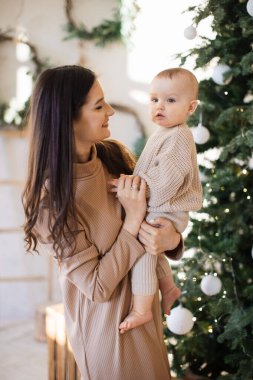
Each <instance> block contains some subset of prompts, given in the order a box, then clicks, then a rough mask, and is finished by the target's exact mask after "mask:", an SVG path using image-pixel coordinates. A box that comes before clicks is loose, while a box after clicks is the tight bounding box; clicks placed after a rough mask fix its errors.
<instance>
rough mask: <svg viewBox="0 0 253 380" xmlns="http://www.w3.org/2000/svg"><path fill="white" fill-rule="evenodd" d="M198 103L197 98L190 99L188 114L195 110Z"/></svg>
mask: <svg viewBox="0 0 253 380" xmlns="http://www.w3.org/2000/svg"><path fill="white" fill-rule="evenodd" d="M198 105H199V100H198V99H196V100H192V101H191V102H190V106H189V115H192V114H193V113H194V112H195V111H196V109H197V107H198Z"/></svg>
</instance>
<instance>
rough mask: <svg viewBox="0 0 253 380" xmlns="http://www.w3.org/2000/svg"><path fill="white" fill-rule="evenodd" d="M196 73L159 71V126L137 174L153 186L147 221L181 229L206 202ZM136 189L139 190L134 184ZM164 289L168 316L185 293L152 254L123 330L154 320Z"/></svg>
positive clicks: (153, 93) (138, 271)
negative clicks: (195, 120) (193, 121)
mask: <svg viewBox="0 0 253 380" xmlns="http://www.w3.org/2000/svg"><path fill="white" fill-rule="evenodd" d="M197 98H198V82H197V79H196V77H195V76H194V75H193V74H192V73H191V72H190V71H188V70H186V69H183V68H172V69H168V70H164V71H162V72H160V73H159V74H157V75H156V76H155V78H154V79H153V80H152V82H151V86H150V117H151V120H152V121H153V122H154V123H155V124H156V125H157V130H156V131H155V132H154V133H153V134H152V135H151V136H150V138H149V139H148V141H147V144H146V146H145V148H144V150H143V152H142V154H141V156H140V158H139V160H138V162H137V165H136V168H135V170H134V175H139V176H140V177H141V178H144V179H145V181H146V182H147V185H148V209H147V218H146V220H147V222H151V221H152V220H154V219H156V218H158V217H166V218H168V219H170V220H171V221H172V222H173V223H174V226H175V227H176V229H177V231H178V232H183V231H184V230H185V228H186V227H187V224H188V219H189V215H188V214H189V211H194V210H199V209H200V208H201V206H202V187H201V183H200V180H199V172H198V165H197V154H196V147H195V143H194V140H193V136H192V133H191V131H190V129H189V127H188V126H187V124H186V123H187V119H188V117H189V116H190V115H192V114H193V113H194V111H195V110H196V108H197V105H198V100H197ZM132 190H133V191H135V190H136V189H135V188H133V189H132ZM157 279H158V281H159V288H160V291H161V293H162V307H163V311H164V313H165V314H169V313H170V308H171V306H172V304H173V303H174V302H175V300H176V299H177V298H179V296H180V295H181V291H180V290H179V289H178V288H177V287H176V285H175V283H174V281H173V278H172V273H171V270H170V267H169V263H168V261H167V259H166V257H165V255H159V256H158V257H157V256H156V255H152V254H149V253H148V252H146V253H145V254H144V255H143V256H142V257H141V258H140V259H139V260H138V261H137V262H136V264H135V265H134V267H133V269H132V292H133V306H132V309H131V311H130V313H129V315H128V316H127V317H126V318H125V320H124V321H123V322H122V323H121V324H120V326H119V330H120V333H124V332H125V331H127V330H129V329H132V328H134V327H137V326H140V325H142V324H144V323H147V322H149V321H151V320H152V318H153V316H152V303H153V299H154V294H155V293H156V290H157Z"/></svg>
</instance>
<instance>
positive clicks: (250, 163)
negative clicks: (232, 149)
mask: <svg viewBox="0 0 253 380" xmlns="http://www.w3.org/2000/svg"><path fill="white" fill-rule="evenodd" d="M249 168H250V169H253V154H252V156H251V157H250V159H249Z"/></svg>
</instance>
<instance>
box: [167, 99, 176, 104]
mask: <svg viewBox="0 0 253 380" xmlns="http://www.w3.org/2000/svg"><path fill="white" fill-rule="evenodd" d="M175 101H176V100H175V99H174V98H168V99H167V102H168V103H175Z"/></svg>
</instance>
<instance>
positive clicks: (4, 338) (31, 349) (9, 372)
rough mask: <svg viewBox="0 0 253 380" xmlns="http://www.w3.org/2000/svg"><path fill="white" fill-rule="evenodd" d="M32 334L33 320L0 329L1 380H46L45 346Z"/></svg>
mask: <svg viewBox="0 0 253 380" xmlns="http://www.w3.org/2000/svg"><path fill="white" fill-rule="evenodd" d="M33 334H34V320H32V321H26V322H20V323H17V324H15V325H9V326H6V327H3V328H1V329H0V379H1V380H47V345H46V343H41V342H38V341H36V340H35V339H34V337H33Z"/></svg>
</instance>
